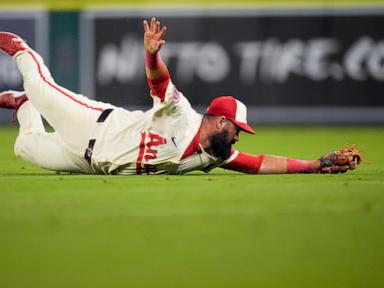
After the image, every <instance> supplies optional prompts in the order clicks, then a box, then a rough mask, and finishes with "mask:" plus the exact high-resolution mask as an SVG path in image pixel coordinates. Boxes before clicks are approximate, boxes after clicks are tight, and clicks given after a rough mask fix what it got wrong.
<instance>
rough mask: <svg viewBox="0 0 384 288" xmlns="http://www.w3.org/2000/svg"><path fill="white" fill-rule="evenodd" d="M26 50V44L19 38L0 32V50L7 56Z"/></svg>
mask: <svg viewBox="0 0 384 288" xmlns="http://www.w3.org/2000/svg"><path fill="white" fill-rule="evenodd" d="M26 49H28V45H27V43H26V42H25V41H24V40H23V39H22V38H21V37H19V36H17V35H16V34H13V33H9V32H0V50H1V51H3V52H4V53H5V54H8V55H9V56H14V55H15V54H16V53H17V52H19V51H24V50H26Z"/></svg>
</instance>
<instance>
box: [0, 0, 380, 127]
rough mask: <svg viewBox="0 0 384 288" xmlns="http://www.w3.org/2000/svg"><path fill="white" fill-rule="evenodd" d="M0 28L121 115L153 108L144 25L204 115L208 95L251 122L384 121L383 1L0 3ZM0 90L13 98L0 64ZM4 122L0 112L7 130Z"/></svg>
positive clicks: (60, 77) (63, 79)
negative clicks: (156, 30)
mask: <svg viewBox="0 0 384 288" xmlns="http://www.w3.org/2000/svg"><path fill="white" fill-rule="evenodd" d="M0 8H1V12H0V27H1V30H6V31H12V32H14V33H17V34H20V35H21V36H22V37H24V38H25V39H27V40H28V43H29V44H30V45H31V46H32V47H34V48H35V49H36V50H37V51H39V52H40V53H41V54H42V55H43V57H44V59H45V60H46V63H47V65H48V66H49V68H50V70H51V72H52V74H53V76H54V78H55V79H56V82H57V83H59V84H60V85H62V86H64V87H66V88H68V89H70V90H73V91H75V92H79V93H82V94H85V95H87V96H89V97H91V98H95V99H97V100H102V101H105V102H111V103H113V104H116V105H121V106H124V107H127V108H129V109H147V108H148V107H150V105H151V103H150V99H149V96H148V95H149V91H148V88H147V86H146V81H145V72H144V58H143V55H144V54H143V47H142V19H143V18H149V17H151V16H157V17H159V18H160V20H161V21H162V23H163V24H165V25H167V26H168V28H169V32H168V34H167V37H166V40H167V45H166V46H165V47H164V49H163V51H162V55H163V57H164V59H165V61H166V62H167V64H168V66H169V68H170V71H171V75H172V79H173V82H174V83H175V84H176V85H177V87H178V89H179V90H180V91H181V92H183V93H184V94H185V95H186V96H187V97H188V99H190V101H191V103H192V105H193V106H194V107H195V108H196V109H198V110H199V111H201V112H204V109H205V108H206V106H207V105H208V103H209V102H210V101H211V100H212V99H213V98H214V97H216V96H217V95H234V96H236V97H238V98H239V99H241V100H242V101H244V102H245V103H246V104H247V106H248V109H249V112H250V113H249V118H250V120H251V121H252V122H255V123H323V124H324V123H325V124H327V123H331V124H333V123H337V124H339V123H347V124H352V123H353V124H356V123H357V124H365V123H375V124H377V123H384V97H383V95H382V91H383V88H384V32H383V31H384V29H383V28H384V1H369V2H367V1H363V0H360V1H316V2H311V1H242V2H236V4H234V3H233V2H232V1H227V2H225V1H213V0H211V1H190V2H188V1H187V2H184V5H182V6H181V5H180V4H179V3H178V2H177V1H167V2H166V3H160V2H158V1H113V3H110V2H108V1H105V0H104V1H101V0H93V1H62V2H59V1H33V0H31V1H18V0H14V1H12V2H11V1H7V0H6V1H2V2H1V4H0ZM0 89H1V90H6V89H16V90H17V89H19V90H20V89H22V80H21V76H20V74H19V73H18V71H17V68H16V66H15V64H14V62H13V60H12V59H10V58H9V57H7V56H5V55H0ZM10 114H11V113H10V112H8V111H4V110H1V111H0V122H1V123H9V119H10Z"/></svg>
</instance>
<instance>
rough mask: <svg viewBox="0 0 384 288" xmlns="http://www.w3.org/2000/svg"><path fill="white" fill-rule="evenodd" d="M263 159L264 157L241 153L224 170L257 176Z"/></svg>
mask: <svg viewBox="0 0 384 288" xmlns="http://www.w3.org/2000/svg"><path fill="white" fill-rule="evenodd" d="M263 159H264V155H252V154H248V153H243V152H239V154H238V155H237V157H236V158H235V159H233V160H232V161H231V162H229V163H227V164H225V165H224V166H222V168H224V169H229V170H233V171H238V172H243V173H248V174H256V173H258V172H259V170H260V166H261V163H263Z"/></svg>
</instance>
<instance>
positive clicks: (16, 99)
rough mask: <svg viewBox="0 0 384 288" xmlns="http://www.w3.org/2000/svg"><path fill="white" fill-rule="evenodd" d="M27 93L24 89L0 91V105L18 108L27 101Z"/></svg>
mask: <svg viewBox="0 0 384 288" xmlns="http://www.w3.org/2000/svg"><path fill="white" fill-rule="evenodd" d="M27 100H28V98H27V95H26V94H25V92H24V91H21V92H19V91H12V90H9V91H4V92H2V93H0V107H1V108H6V109H15V110H17V109H19V107H20V106H21V105H22V104H23V103H24V102H25V101H27Z"/></svg>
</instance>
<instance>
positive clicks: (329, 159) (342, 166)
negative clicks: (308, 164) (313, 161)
mask: <svg viewBox="0 0 384 288" xmlns="http://www.w3.org/2000/svg"><path fill="white" fill-rule="evenodd" d="M362 159H363V158H362V157H361V154H360V152H359V151H358V150H357V149H356V148H355V147H354V146H351V147H347V148H344V149H341V150H337V151H334V152H331V153H327V154H324V155H323V156H321V157H320V159H319V160H320V168H319V170H318V172H319V173H332V174H335V173H345V172H347V171H348V170H354V169H356V167H357V165H359V164H360V163H361V161H362Z"/></svg>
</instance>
